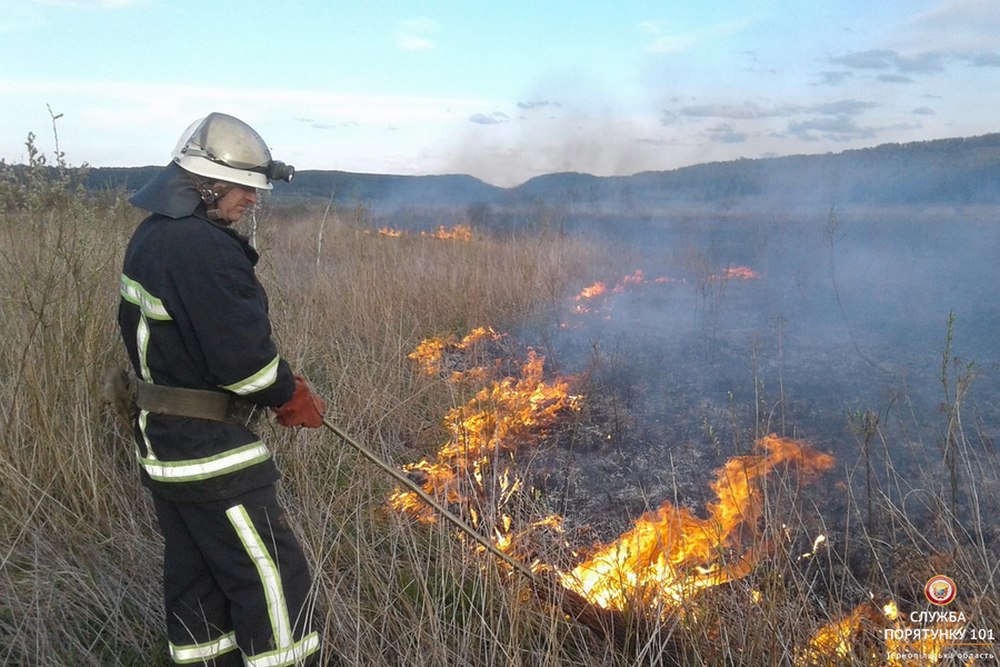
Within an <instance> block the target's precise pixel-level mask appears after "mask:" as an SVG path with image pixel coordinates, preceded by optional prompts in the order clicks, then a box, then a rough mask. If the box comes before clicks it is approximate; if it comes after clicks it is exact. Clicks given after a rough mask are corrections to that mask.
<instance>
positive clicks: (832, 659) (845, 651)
mask: <svg viewBox="0 0 1000 667" xmlns="http://www.w3.org/2000/svg"><path fill="white" fill-rule="evenodd" d="M886 613H887V612H886V610H883V609H879V608H878V606H877V605H875V604H874V603H873V602H864V603H862V604H860V605H858V606H857V607H856V608H855V609H854V611H852V612H851V613H850V614H848V615H847V616H846V617H845V618H842V619H840V620H837V621H833V622H830V623H828V624H827V625H825V626H823V627H822V628H820V629H819V631H817V632H816V634H815V635H813V637H812V639H810V640H809V644H808V645H807V646H806V648H805V649H803V650H800V651H799V652H798V655H797V656H796V659H795V665H796V667H821V666H824V665H832V664H835V663H836V662H837V661H838V660H844V659H846V658H848V657H849V656H851V655H852V654H854V652H855V651H856V647H857V645H858V644H859V641H858V638H859V636H860V635H861V633H862V632H864V631H865V630H868V631H874V630H877V629H880V628H881V627H883V626H884V621H885V619H886ZM872 650H873V652H875V655H873V656H871V657H873V658H874V657H878V656H877V653H878V651H877V649H872Z"/></svg>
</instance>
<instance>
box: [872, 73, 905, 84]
mask: <svg viewBox="0 0 1000 667" xmlns="http://www.w3.org/2000/svg"><path fill="white" fill-rule="evenodd" d="M875 78H876V79H878V80H879V81H881V82H882V83H913V79H911V78H910V77H908V76H903V75H902V74H879V75H878V76H877V77H875Z"/></svg>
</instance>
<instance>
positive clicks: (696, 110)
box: [676, 102, 802, 120]
mask: <svg viewBox="0 0 1000 667" xmlns="http://www.w3.org/2000/svg"><path fill="white" fill-rule="evenodd" d="M801 110H802V107H800V106H798V105H794V104H786V105H779V106H776V107H771V108H767V107H762V106H760V105H759V104H755V103H753V102H744V103H743V104H696V105H691V106H686V107H682V108H681V109H679V110H677V111H676V113H677V114H679V115H681V116H691V117H696V118H731V119H734V120H747V119H751V118H773V117H776V116H779V117H780V116H789V115H792V114H794V113H798V112H799V111H801Z"/></svg>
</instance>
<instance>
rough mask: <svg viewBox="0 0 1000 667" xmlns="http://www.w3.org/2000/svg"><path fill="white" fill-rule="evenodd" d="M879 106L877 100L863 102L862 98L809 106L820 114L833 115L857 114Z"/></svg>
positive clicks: (809, 108)
mask: <svg viewBox="0 0 1000 667" xmlns="http://www.w3.org/2000/svg"><path fill="white" fill-rule="evenodd" d="M877 106H878V103H876V102H863V101H861V100H854V99H851V100H839V101H837V102H824V103H822V104H814V105H812V106H811V107H807V109H808V110H810V111H813V112H815V113H818V114H824V115H833V116H841V115H843V116H857V115H859V114H862V113H864V112H865V111H868V110H869V109H874V108H875V107H877Z"/></svg>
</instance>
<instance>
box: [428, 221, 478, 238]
mask: <svg viewBox="0 0 1000 667" xmlns="http://www.w3.org/2000/svg"><path fill="white" fill-rule="evenodd" d="M421 236H429V237H431V238H433V239H454V240H457V241H471V240H472V228H471V227H468V226H466V225H455V226H454V227H452V228H451V229H445V226H444V225H439V226H438V228H437V229H436V230H435V231H433V232H430V233H427V232H422V233H421Z"/></svg>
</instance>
